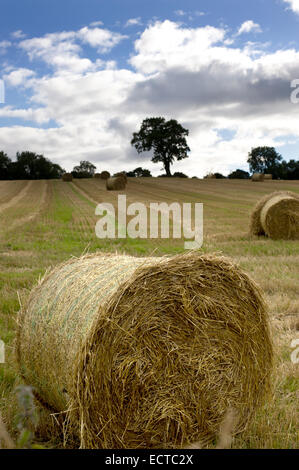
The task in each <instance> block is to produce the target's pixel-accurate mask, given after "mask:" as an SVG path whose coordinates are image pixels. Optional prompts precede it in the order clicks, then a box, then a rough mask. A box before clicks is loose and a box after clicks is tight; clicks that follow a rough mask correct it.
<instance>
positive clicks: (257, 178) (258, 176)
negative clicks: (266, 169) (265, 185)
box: [251, 173, 265, 181]
mask: <svg viewBox="0 0 299 470" xmlns="http://www.w3.org/2000/svg"><path fill="white" fill-rule="evenodd" d="M264 179H265V175H264V174H263V173H253V175H252V177H251V181H264Z"/></svg>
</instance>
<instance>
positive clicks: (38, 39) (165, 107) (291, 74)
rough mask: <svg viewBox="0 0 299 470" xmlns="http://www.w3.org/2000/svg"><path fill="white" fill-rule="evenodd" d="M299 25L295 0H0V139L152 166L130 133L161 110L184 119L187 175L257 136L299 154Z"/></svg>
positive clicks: (51, 154)
mask: <svg viewBox="0 0 299 470" xmlns="http://www.w3.org/2000/svg"><path fill="white" fill-rule="evenodd" d="M298 26H299V0H252V1H250V2H245V1H242V2H240V0H209V1H195V0H184V1H180V0H151V1H147V0H142V1H140V0H110V1H104V0H84V1H83V0H60V1H57V0H22V1H20V0H1V10H0V64H1V68H0V78H1V79H2V80H3V82H4V85H5V102H4V103H0V150H4V151H5V152H7V153H8V155H9V156H10V157H11V158H14V156H15V153H16V152H17V151H22V150H32V151H36V152H39V153H43V154H44V155H45V156H46V157H48V158H50V159H51V160H53V161H55V162H57V163H59V164H60V165H61V166H63V167H64V168H65V169H67V170H71V169H72V167H73V166H74V165H76V164H77V163H78V162H79V161H80V160H81V159H88V160H90V161H93V162H94V163H95V164H96V165H97V168H98V170H102V169H106V168H108V169H110V170H111V171H115V170H119V169H120V168H123V169H128V170H130V169H134V168H135V167H136V166H140V165H142V166H144V167H147V168H149V169H150V170H151V171H152V172H153V174H155V175H157V174H160V173H161V168H160V166H159V165H157V164H153V163H151V162H150V155H149V154H144V155H141V156H139V155H137V153H136V151H135V150H134V149H133V148H132V147H131V146H130V138H131V135H132V133H133V132H134V131H136V130H137V129H138V127H139V126H140V123H141V122H142V119H144V118H145V117H148V116H155V115H157V116H160V115H163V116H165V117H166V118H175V119H178V120H179V122H181V123H182V124H183V125H184V126H185V127H187V128H188V129H189V130H190V135H189V146H190V147H191V153H190V158H189V159H188V160H185V161H183V162H178V163H176V164H175V165H174V167H175V168H174V169H175V170H177V171H184V172H186V173H187V174H188V175H190V176H193V175H197V176H203V175H205V174H206V173H207V172H209V171H220V172H223V173H224V174H227V173H228V172H229V171H231V170H232V169H235V168H243V169H248V165H247V163H246V158H247V153H248V151H250V148H251V147H253V146H256V145H273V146H275V147H276V148H277V150H278V151H280V152H281V153H282V155H283V157H284V158H285V159H289V158H297V159H298V157H299V126H298V125H297V122H298V111H299V104H297V105H295V104H292V103H291V102H290V93H291V89H290V82H291V80H293V79H296V78H299V51H298V47H299V46H298V41H297V36H298Z"/></svg>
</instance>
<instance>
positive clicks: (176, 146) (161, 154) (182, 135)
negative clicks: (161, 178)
mask: <svg viewBox="0 0 299 470" xmlns="http://www.w3.org/2000/svg"><path fill="white" fill-rule="evenodd" d="M188 135H189V131H188V130H187V129H184V127H183V126H181V124H179V123H178V122H177V121H176V120H175V119H170V120H169V121H166V120H165V118H163V117H156V118H146V119H144V120H143V122H142V124H141V127H140V131H139V132H134V133H133V139H132V140H131V145H133V146H134V147H135V148H136V150H137V152H138V153H142V152H149V151H150V150H153V151H154V156H153V158H152V162H154V163H157V162H162V163H163V165H164V168H165V172H166V175H167V176H171V172H170V165H172V164H173V162H174V160H175V159H176V160H183V159H184V158H188V152H189V151H190V148H189V147H188V145H187V141H186V136H188Z"/></svg>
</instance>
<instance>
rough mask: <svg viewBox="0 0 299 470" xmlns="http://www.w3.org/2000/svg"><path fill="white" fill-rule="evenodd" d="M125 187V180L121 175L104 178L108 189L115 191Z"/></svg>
mask: <svg viewBox="0 0 299 470" xmlns="http://www.w3.org/2000/svg"><path fill="white" fill-rule="evenodd" d="M125 188H126V181H125V179H124V178H123V176H116V177H113V178H108V179H107V180H106V189H108V191H117V190H121V189H125Z"/></svg>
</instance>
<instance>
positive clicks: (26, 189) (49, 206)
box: [0, 178, 299, 448]
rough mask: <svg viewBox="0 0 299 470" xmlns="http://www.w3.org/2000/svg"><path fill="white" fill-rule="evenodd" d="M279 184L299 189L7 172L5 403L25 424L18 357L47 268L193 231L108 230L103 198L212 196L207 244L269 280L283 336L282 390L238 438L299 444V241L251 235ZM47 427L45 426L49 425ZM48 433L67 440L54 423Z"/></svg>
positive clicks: (0, 276)
mask: <svg viewBox="0 0 299 470" xmlns="http://www.w3.org/2000/svg"><path fill="white" fill-rule="evenodd" d="M275 190H288V191H294V192H296V193H298V194H299V182H298V181H288V182H286V181H267V182H264V183H252V182H251V181H242V180H196V179H194V180H193V179H192V180H189V179H188V180H186V179H177V178H171V179H169V178H130V179H129V182H128V185H127V188H126V190H125V191H114V192H108V191H106V189H105V184H104V182H103V181H101V180H95V179H93V180H74V181H73V183H66V182H62V181H56V180H55V181H29V182H28V181H0V292H1V293H0V339H1V340H3V341H4V342H5V345H6V362H5V364H0V412H1V414H2V416H3V418H4V420H5V422H6V424H7V427H8V429H9V431H10V433H11V434H12V436H14V435H15V433H16V432H17V430H16V425H15V416H16V414H17V405H16V397H15V388H16V386H17V385H19V384H20V383H21V380H20V378H19V376H18V372H17V367H16V363H15V358H14V347H13V346H14V339H15V331H16V316H17V311H18V309H19V303H20V302H24V300H25V299H26V296H27V295H28V291H29V290H30V289H31V287H32V286H33V285H34V283H35V282H36V281H37V280H38V278H39V276H40V275H42V274H43V273H44V272H45V270H46V269H48V268H49V267H51V266H54V265H56V264H57V263H59V262H62V261H64V260H66V259H68V258H70V257H71V256H72V255H73V256H79V255H81V254H82V253H85V252H88V251H89V252H94V251H96V250H103V251H107V252H111V251H113V252H114V251H116V250H117V251H119V252H125V253H128V254H132V255H136V256H145V255H149V254H154V255H155V256H159V255H165V254H176V253H179V252H183V251H184V242H183V240H179V239H176V240H172V239H170V240H167V239H157V240H153V239H142V240H141V239H129V238H127V239H114V240H108V239H104V240H101V239H98V238H96V235H95V224H96V222H97V220H98V218H99V217H98V216H96V215H95V207H96V204H97V203H100V202H110V203H112V204H114V205H115V206H116V205H117V196H118V194H126V196H127V203H128V204H130V203H131V202H135V201H136V202H143V203H146V204H147V205H148V204H149V203H150V202H166V203H171V202H180V203H183V202H189V203H195V202H202V203H203V204H204V243H203V246H202V252H204V253H215V252H217V253H221V254H223V255H225V256H228V257H230V258H231V259H233V260H234V261H235V262H236V263H238V264H239V265H240V266H241V267H242V268H243V269H244V270H245V271H246V272H247V273H248V274H249V275H250V276H251V277H252V278H253V279H254V280H255V281H256V282H257V283H258V284H259V285H260V286H261V288H262V289H263V291H264V294H265V299H266V301H267V303H268V305H269V313H270V321H271V327H272V333H273V338H274V343H275V371H274V377H273V381H274V385H273V397H272V400H270V401H269V402H268V403H267V404H266V405H265V406H264V407H263V408H262V409H260V410H259V411H258V412H257V415H256V417H255V419H254V421H253V423H252V424H251V425H250V426H248V428H247V430H246V431H245V433H243V434H242V435H240V436H237V437H236V438H235V439H234V441H233V447H234V448H298V447H299V445H298V444H299V431H298V430H299V418H298V403H299V364H293V363H292V361H291V353H292V348H291V342H292V340H294V339H299V282H298V280H299V241H273V240H269V239H266V238H264V237H260V238H258V237H250V236H249V235H248V225H249V217H250V213H251V211H252V209H253V207H254V205H255V204H256V202H257V201H258V200H259V199H260V198H261V197H263V195H265V194H268V193H270V192H272V191H275ZM41 427H42V426H41ZM42 431H43V432H40V433H39V440H41V441H42V443H43V445H44V446H50V447H56V446H57V447H60V446H61V442H59V441H57V440H55V439H54V440H51V439H50V436H47V432H46V429H45V426H44V429H43V430H42Z"/></svg>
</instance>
